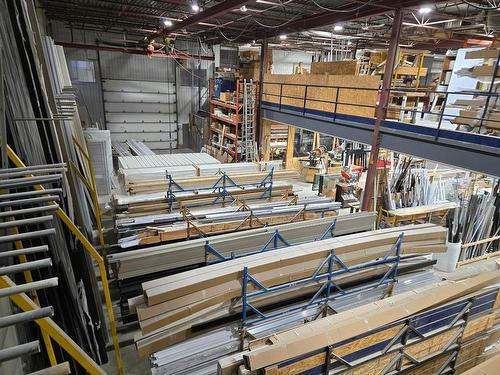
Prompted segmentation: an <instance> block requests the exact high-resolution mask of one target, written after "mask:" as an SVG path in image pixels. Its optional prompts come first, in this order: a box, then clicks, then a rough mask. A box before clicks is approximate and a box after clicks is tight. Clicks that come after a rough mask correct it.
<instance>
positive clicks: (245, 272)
mask: <svg viewBox="0 0 500 375" xmlns="http://www.w3.org/2000/svg"><path fill="white" fill-rule="evenodd" d="M247 286H248V267H245V268H243V290H242V293H241V298H242V304H243V306H242V309H243V310H242V312H243V315H242V320H243V325H244V324H245V322H246V321H247Z"/></svg>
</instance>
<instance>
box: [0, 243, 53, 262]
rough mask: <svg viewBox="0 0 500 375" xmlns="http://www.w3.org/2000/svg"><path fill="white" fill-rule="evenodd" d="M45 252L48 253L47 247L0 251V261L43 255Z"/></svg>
mask: <svg viewBox="0 0 500 375" xmlns="http://www.w3.org/2000/svg"><path fill="white" fill-rule="evenodd" d="M47 251H49V247H48V246H47V245H42V246H33V247H27V248H25V249H19V250H10V251H0V259H2V258H8V257H15V256H19V255H27V254H35V253H44V252H47Z"/></svg>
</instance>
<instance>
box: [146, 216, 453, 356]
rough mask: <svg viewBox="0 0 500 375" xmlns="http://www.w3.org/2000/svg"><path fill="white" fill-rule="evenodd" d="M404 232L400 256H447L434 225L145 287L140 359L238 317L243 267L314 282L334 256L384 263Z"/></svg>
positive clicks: (266, 256) (247, 260)
mask: <svg viewBox="0 0 500 375" xmlns="http://www.w3.org/2000/svg"><path fill="white" fill-rule="evenodd" d="M401 232H404V241H403V243H402V245H401V254H422V253H432V252H445V251H446V245H445V241H446V230H445V229H444V228H441V227H438V226H435V225H432V224H423V225H408V226H404V227H399V228H390V229H382V230H377V231H371V232H365V233H362V234H355V235H347V236H343V237H339V238H333V239H327V240H322V241H317V242H313V243H306V244H302V245H295V246H290V247H287V248H284V249H278V250H273V251H268V252H264V253H258V254H254V255H249V256H246V257H242V258H237V259H233V260H229V261H226V262H222V263H217V264H213V265H210V266H207V267H204V268H201V269H196V270H191V271H187V272H183V273H180V274H176V275H172V276H167V277H163V278H159V279H156V280H152V281H149V282H145V283H143V284H142V289H143V294H144V297H145V301H144V304H142V305H140V306H138V307H137V314H138V316H139V322H140V325H141V329H142V333H143V334H142V336H139V337H137V338H136V346H137V349H138V351H139V354H141V355H146V354H150V353H153V352H155V351H158V350H159V349H161V348H164V347H167V346H169V345H172V344H175V343H177V342H180V341H183V340H185V339H186V338H188V337H190V336H192V335H195V334H196V332H194V331H193V330H192V327H193V326H195V325H198V324H202V323H203V322H206V321H208V320H212V319H216V318H222V317H225V316H228V315H231V314H232V313H233V312H234V311H238V306H235V303H236V304H237V303H238V302H237V301H238V298H241V295H242V276H243V268H244V267H248V271H249V273H250V274H251V275H252V276H253V277H255V278H256V279H257V280H259V282H261V283H263V284H264V285H266V286H275V285H279V284H283V283H286V282H292V281H295V280H299V279H302V278H304V277H310V276H311V275H312V274H313V272H314V271H315V270H316V268H317V267H318V265H319V264H320V263H321V261H322V260H323V259H325V257H327V256H328V255H329V254H330V252H331V250H335V252H336V255H337V256H338V257H339V258H340V259H341V260H342V261H343V262H344V263H345V264H347V265H348V266H350V265H354V264H360V263H364V262H369V261H372V260H375V259H377V258H380V257H382V256H384V255H385V254H386V253H387V251H388V250H389V248H390V247H391V246H392V245H394V244H395V243H396V241H397V239H398V237H399V235H400V234H401ZM323 272H326V268H325V269H324V270H323ZM296 289H297V290H296ZM296 289H293V288H292V289H291V290H290V289H287V291H286V292H285V293H283V294H280V296H279V297H280V299H287V298H288V297H289V296H287V295H286V294H287V293H297V291H300V289H301V288H300V287H297V288H296ZM251 290H253V289H252V287H251V286H250V285H249V291H251ZM276 297H277V296H276V295H271V296H267V297H262V298H260V299H259V303H260V304H263V305H265V304H266V302H271V301H272V300H273V299H275V298H276ZM266 298H268V299H269V301H266ZM235 301H236V302H235ZM240 310H241V307H240Z"/></svg>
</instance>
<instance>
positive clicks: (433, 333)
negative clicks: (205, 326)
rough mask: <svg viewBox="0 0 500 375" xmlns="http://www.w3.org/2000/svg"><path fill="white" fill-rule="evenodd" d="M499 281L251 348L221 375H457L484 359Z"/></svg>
mask: <svg viewBox="0 0 500 375" xmlns="http://www.w3.org/2000/svg"><path fill="white" fill-rule="evenodd" d="M499 277H500V273H499V272H498V271H495V272H487V273H483V274H480V275H478V276H474V277H471V278H468V279H464V280H461V281H456V282H455V281H441V282H438V283H434V284H430V285H427V286H424V287H421V288H418V289H414V290H411V291H410V292H406V293H402V294H398V295H396V296H392V297H389V298H386V299H384V300H381V301H377V302H374V303H373V302H372V303H368V304H364V305H362V306H359V307H356V308H354V309H350V310H348V311H343V312H340V313H338V314H336V315H332V316H329V317H326V318H321V319H317V320H315V321H311V322H308V323H306V324H304V325H303V326H300V327H296V328H294V329H290V330H284V331H282V332H279V333H276V334H274V335H273V336H272V337H270V338H268V339H266V340H260V341H258V342H254V343H253V344H250V346H249V349H248V350H245V351H244V352H243V353H241V354H242V356H241V357H242V359H241V360H238V359H235V358H234V357H233V358H229V359H222V360H221V361H219V368H218V373H219V374H222V375H229V374H240V373H242V372H243V373H246V371H256V372H257V371H258V372H259V373H266V374H270V373H273V374H290V373H308V372H309V373H315V371H316V369H321V372H324V373H328V374H336V373H346V372H347V373H355V372H358V371H359V372H362V371H363V370H365V371H366V369H370V370H371V371H373V373H380V374H395V373H402V372H404V373H410V372H411V373H426V374H427V373H432V374H445V373H454V372H455V369H456V368H457V367H459V366H460V365H461V364H463V363H464V362H465V361H467V359H468V357H469V356H477V355H478V354H480V353H482V352H483V351H484V348H485V346H486V342H487V340H488V337H489V331H490V329H491V327H492V325H493V322H494V321H495V316H496V313H495V311H494V309H495V307H496V300H497V298H498V291H499V288H498V284H497V285H496V286H495V285H494V284H495V283H496V282H497V281H498V280H499ZM240 367H241V368H240Z"/></svg>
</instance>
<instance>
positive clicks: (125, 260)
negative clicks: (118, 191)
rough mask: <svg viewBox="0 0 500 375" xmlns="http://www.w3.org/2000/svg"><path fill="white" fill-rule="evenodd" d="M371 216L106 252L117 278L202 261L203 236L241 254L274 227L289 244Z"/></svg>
mask: <svg viewBox="0 0 500 375" xmlns="http://www.w3.org/2000/svg"><path fill="white" fill-rule="evenodd" d="M375 219H376V214H375V213H374V212H357V213H353V214H350V215H342V216H337V217H335V218H331V217H325V218H320V219H314V220H308V221H304V222H295V223H288V224H282V225H276V226H273V227H262V228H256V229H250V230H247V231H244V232H234V233H228V234H221V235H216V236H212V237H210V238H208V239H207V238H199V239H193V240H189V241H182V242H176V243H171V244H164V245H159V246H153V247H148V248H143V249H138V250H132V251H126V252H121V253H117V254H110V255H108V263H109V264H110V265H111V267H112V268H113V269H114V270H115V274H116V275H117V277H118V279H119V280H124V279H129V278H134V277H138V276H144V275H148V274H151V273H155V272H162V271H167V270H172V269H176V268H181V267H186V266H194V265H198V264H202V263H204V262H205V244H206V242H207V240H208V241H209V243H210V245H211V246H212V247H213V248H215V249H216V250H217V251H218V252H219V253H220V254H222V255H224V256H230V254H231V253H234V254H235V255H242V254H247V253H251V252H256V251H259V250H261V249H262V248H263V247H264V246H265V245H266V244H267V243H268V241H269V240H270V239H271V237H272V236H273V235H274V234H275V231H279V234H280V235H281V236H282V238H284V239H285V240H286V241H287V242H288V243H289V244H290V245H293V244H297V243H301V242H308V241H314V239H316V238H320V237H321V236H322V235H323V234H325V232H326V231H327V229H328V227H329V226H330V225H332V223H333V220H336V223H335V230H334V231H333V234H334V235H335V236H342V235H345V234H351V233H357V232H364V231H369V230H372V229H373V226H374V224H375ZM330 236H331V233H327V234H326V236H325V238H328V237H330ZM277 247H278V248H281V247H285V245H284V244H283V243H282V242H281V241H277Z"/></svg>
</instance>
